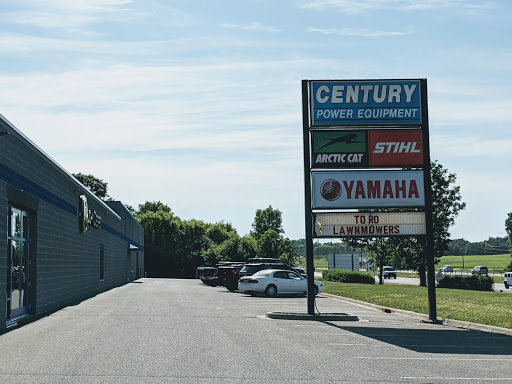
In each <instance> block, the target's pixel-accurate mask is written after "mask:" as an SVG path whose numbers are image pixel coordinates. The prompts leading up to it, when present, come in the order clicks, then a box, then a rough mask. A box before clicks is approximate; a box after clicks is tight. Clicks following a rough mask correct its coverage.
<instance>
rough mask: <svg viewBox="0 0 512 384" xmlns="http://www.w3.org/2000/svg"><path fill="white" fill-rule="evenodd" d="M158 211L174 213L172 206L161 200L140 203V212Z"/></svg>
mask: <svg viewBox="0 0 512 384" xmlns="http://www.w3.org/2000/svg"><path fill="white" fill-rule="evenodd" d="M158 211H163V212H167V213H172V211H171V208H170V207H169V206H168V205H167V204H164V203H162V202H161V201H146V202H145V203H144V204H139V211H138V214H142V213H146V212H158Z"/></svg>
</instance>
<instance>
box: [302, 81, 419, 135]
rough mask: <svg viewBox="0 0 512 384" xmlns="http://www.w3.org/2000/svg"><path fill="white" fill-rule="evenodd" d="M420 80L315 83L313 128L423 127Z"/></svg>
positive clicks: (312, 97)
mask: <svg viewBox="0 0 512 384" xmlns="http://www.w3.org/2000/svg"><path fill="white" fill-rule="evenodd" d="M420 88H421V87H420V81H419V80H364V81H363V80H336V81H311V89H310V114H311V116H310V119H311V127H321V126H353V125H359V126H390V125H392V126H397V125H419V124H421V123H422V121H421V89H420Z"/></svg>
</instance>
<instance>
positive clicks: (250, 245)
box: [238, 235, 258, 261]
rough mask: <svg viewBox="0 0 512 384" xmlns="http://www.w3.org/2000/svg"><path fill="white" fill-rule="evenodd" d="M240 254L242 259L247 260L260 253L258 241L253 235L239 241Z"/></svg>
mask: <svg viewBox="0 0 512 384" xmlns="http://www.w3.org/2000/svg"><path fill="white" fill-rule="evenodd" d="M238 255H239V257H240V260H241V261H243V260H247V259H250V258H251V257H256V256H257V255H258V242H257V241H256V239H255V238H254V237H252V236H251V235H246V236H244V237H242V238H241V239H240V242H239V243H238Z"/></svg>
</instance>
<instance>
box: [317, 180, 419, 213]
mask: <svg viewBox="0 0 512 384" xmlns="http://www.w3.org/2000/svg"><path fill="white" fill-rule="evenodd" d="M312 189H313V191H312V192H313V193H312V197H313V199H312V202H313V209H329V208H332V209H341V208H343V209H344V208H400V207H423V206H424V205H425V195H424V188H423V171H337V172H312Z"/></svg>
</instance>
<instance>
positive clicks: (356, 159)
mask: <svg viewBox="0 0 512 384" xmlns="http://www.w3.org/2000/svg"><path fill="white" fill-rule="evenodd" d="M363 156H364V153H331V154H319V155H318V156H317V157H316V161H315V164H345V163H356V164H359V163H361V162H362V159H363Z"/></svg>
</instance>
